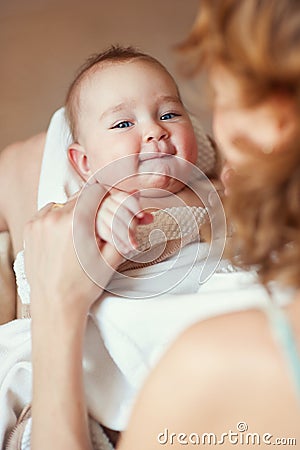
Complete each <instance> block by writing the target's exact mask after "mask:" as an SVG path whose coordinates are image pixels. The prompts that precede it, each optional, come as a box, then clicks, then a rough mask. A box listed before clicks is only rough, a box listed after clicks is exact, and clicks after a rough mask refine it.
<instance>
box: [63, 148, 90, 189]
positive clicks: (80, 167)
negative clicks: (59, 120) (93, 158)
mask: <svg viewBox="0 0 300 450" xmlns="http://www.w3.org/2000/svg"><path fill="white" fill-rule="evenodd" d="M68 158H69V161H70V162H71V164H72V166H73V167H74V169H75V170H76V172H77V173H78V174H79V175H80V176H81V178H83V180H84V181H87V180H88V178H89V177H90V175H91V169H90V165H89V160H88V157H87V154H86V152H85V150H84V148H83V147H82V146H81V145H80V144H75V143H74V144H71V145H70V147H69V148H68Z"/></svg>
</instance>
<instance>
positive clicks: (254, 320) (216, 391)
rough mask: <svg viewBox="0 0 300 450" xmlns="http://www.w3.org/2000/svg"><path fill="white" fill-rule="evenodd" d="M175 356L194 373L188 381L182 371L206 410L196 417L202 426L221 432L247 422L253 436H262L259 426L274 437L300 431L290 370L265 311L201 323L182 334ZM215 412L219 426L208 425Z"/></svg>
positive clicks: (298, 414)
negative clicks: (272, 433) (271, 432)
mask: <svg viewBox="0 0 300 450" xmlns="http://www.w3.org/2000/svg"><path fill="white" fill-rule="evenodd" d="M173 352H174V353H173V359H174V361H175V360H176V359H177V360H179V361H181V362H182V365H183V366H184V367H185V368H189V372H190V373H192V372H193V376H190V375H188V371H184V373H186V374H187V375H186V383H189V389H190V390H191V391H193V390H194V391H195V392H198V394H197V395H199V400H200V399H201V403H202V402H203V404H207V405H208V410H206V411H203V415H202V413H200V415H201V423H202V424H204V425H205V424H206V425H207V426H210V425H211V426H213V425H214V426H216V428H220V427H223V426H224V420H226V421H227V420H228V424H227V425H228V427H232V426H233V425H235V424H237V423H238V422H239V421H241V420H246V421H247V423H248V422H249V423H248V425H249V426H251V427H255V428H256V430H253V429H252V431H257V432H262V431H263V430H261V428H259V427H261V424H265V426H269V428H268V429H269V430H271V431H274V432H275V431H276V430H277V431H278V430H280V429H284V430H285V429H288V431H289V432H290V433H292V432H295V431H296V429H298V428H297V426H296V423H298V422H299V419H300V411H299V404H298V402H297V396H296V391H295V386H294V385H293V382H292V378H291V374H290V371H289V370H290V369H289V367H288V363H287V362H286V360H285V359H284V357H283V353H282V347H281V345H280V344H279V343H278V341H277V340H276V339H275V338H274V334H273V333H272V329H271V327H270V323H269V320H268V318H267V316H266V314H265V313H264V312H263V311H260V310H254V309H253V310H248V311H240V312H235V313H230V314H227V315H220V316H218V317H215V318H212V319H209V320H206V321H203V322H199V323H197V324H195V325H193V326H192V327H191V328H190V329H188V330H187V331H186V332H184V333H183V335H182V336H181V337H180V338H179V339H178V341H177V342H176V343H175V346H174V349H173ZM270 405H272V407H270ZM198 406H200V402H199V405H198ZM216 410H217V411H218V418H219V419H220V420H219V425H220V426H219V425H218V420H215V416H214V418H213V420H211V418H209V415H207V413H208V412H209V411H210V412H211V414H214V411H216ZM198 418H199V415H198ZM287 418H288V419H287ZM283 423H285V424H286V427H285V426H283V425H282V424H283ZM220 431H221V430H220ZM223 431H226V430H223ZM267 431H268V430H264V432H267Z"/></svg>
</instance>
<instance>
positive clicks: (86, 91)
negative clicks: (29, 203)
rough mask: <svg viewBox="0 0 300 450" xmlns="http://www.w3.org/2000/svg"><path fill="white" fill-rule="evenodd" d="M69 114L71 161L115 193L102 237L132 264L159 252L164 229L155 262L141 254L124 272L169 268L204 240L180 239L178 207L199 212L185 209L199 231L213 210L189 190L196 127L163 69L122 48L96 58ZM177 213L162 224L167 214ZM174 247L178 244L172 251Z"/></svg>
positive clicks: (71, 98) (108, 200)
mask: <svg viewBox="0 0 300 450" xmlns="http://www.w3.org/2000/svg"><path fill="white" fill-rule="evenodd" d="M66 114H67V119H68V122H69V126H70V130H71V134H72V140H73V143H72V144H71V145H70V146H69V148H68V157H69V160H70V161H71V163H72V165H73V167H74V168H75V169H76V171H77V172H78V174H79V175H80V176H81V178H82V179H83V180H84V181H87V180H88V179H89V178H90V177H91V176H92V175H93V176H94V177H96V179H97V180H98V181H99V182H100V183H102V184H103V185H104V186H105V187H106V188H108V194H107V196H106V197H105V199H104V200H103V201H102V203H101V205H100V208H99V211H98V214H97V220H96V229H97V233H98V237H99V238H100V239H102V240H104V241H108V242H110V243H111V244H113V245H115V246H116V248H117V250H118V251H119V252H120V253H121V254H122V255H124V259H128V256H129V255H133V254H134V249H137V250H139V251H140V252H141V251H142V252H145V251H147V250H151V244H150V243H149V234H150V233H151V231H152V230H153V226H149V224H150V223H152V222H153V219H155V220H154V222H155V224H154V228H155V229H160V228H161V227H160V224H161V225H162V227H163V229H164V233H165V239H164V242H163V243H161V246H158V247H157V248H156V251H155V252H154V253H153V248H152V251H151V252H148V253H147V257H146V256H145V254H143V255H141V253H140V254H139V256H138V258H134V259H133V260H132V259H131V263H132V264H130V263H128V261H127V262H126V263H125V264H123V265H122V266H121V267H120V270H121V271H124V270H125V269H127V270H128V269H129V268H134V269H136V268H138V267H140V266H142V267H145V265H148V266H149V265H152V264H154V263H155V262H158V261H162V260H164V259H165V258H167V257H169V256H170V255H171V254H174V253H176V251H178V249H179V248H180V247H181V244H182V242H183V241H184V244H188V243H189V242H191V241H195V240H198V238H199V233H198V226H196V228H197V230H196V233H195V229H194V232H193V233H190V236H189V237H188V238H187V239H183V236H180V234H182V231H183V229H181V230H177V232H175V233H174V228H176V223H177V228H180V223H179V224H178V220H179V219H178V217H177V216H176V206H178V205H181V206H182V205H184V207H193V209H191V208H190V209H188V208H185V213H184V216H185V219H186V222H187V221H189V222H190V224H191V222H192V221H193V219H194V221H196V222H195V223H197V224H198V225H199V226H200V224H201V223H204V222H205V221H206V211H205V209H204V208H202V206H203V204H202V202H201V200H200V199H199V196H198V195H197V193H195V192H194V191H193V190H192V189H190V187H189V186H187V181H188V176H189V172H190V166H191V164H195V163H196V160H197V156H198V149H197V142H196V137H195V134H194V130H193V126H192V123H191V120H190V118H189V115H188V114H187V111H186V109H185V108H184V106H183V103H182V101H181V98H180V94H179V91H178V87H177V85H176V83H175V81H174V79H173V78H172V77H171V75H170V74H169V72H168V71H167V70H166V69H165V67H164V66H163V65H162V64H161V63H159V62H158V61H157V60H156V59H154V58H153V57H151V56H149V55H146V54H143V53H140V52H138V51H136V50H135V49H133V48H122V47H111V48H110V49H109V50H107V51H106V52H104V53H101V54H98V55H96V56H94V57H92V58H90V59H89V60H88V62H87V63H86V64H85V66H84V67H83V68H82V69H81V71H80V73H79V74H78V75H77V77H76V78H75V80H74V81H73V83H72V85H71V86H70V88H69V91H68V94H67V99H66ZM120 158H122V160H120ZM185 162H186V163H185ZM184 163H185V164H184ZM172 206H174V207H175V209H172V210H170V209H168V210H167V213H166V211H165V212H164V218H162V216H161V211H162V208H166V207H168V208H170V207H172ZM191 211H192V212H191ZM151 213H153V214H151ZM157 214H158V216H157ZM174 214H175V216H176V217H173V215H174ZM189 214H190V215H191V214H192V217H188V216H189ZM175 222H176V223H175ZM179 222H180V220H179ZM141 225H144V226H141ZM183 228H184V226H183ZM170 229H172V230H173V234H172V236H168V230H169V231H170ZM165 231H166V232H165ZM180 231H181V233H180ZM145 239H146V241H147V242H148V244H149V245H148V244H145ZM178 239H179V240H180V243H179V241H178ZM154 241H155V238H154ZM170 241H172V244H174V242H175V241H176V245H175V246H174V245H172V250H171V251H170V245H169V244H170ZM155 242H156V241H155ZM152 247H153V242H152Z"/></svg>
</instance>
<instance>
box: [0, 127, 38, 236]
mask: <svg viewBox="0 0 300 450" xmlns="http://www.w3.org/2000/svg"><path fill="white" fill-rule="evenodd" d="M45 136H46V134H45V133H41V134H38V135H36V136H33V137H31V138H29V139H27V140H24V141H19V142H15V143H13V144H11V145H9V146H7V147H6V148H5V149H3V150H2V151H1V153H0V211H1V212H0V230H1V231H4V230H9V229H10V225H11V221H12V218H13V217H15V216H16V211H15V208H20V205H22V208H21V209H23V214H24V216H28V215H29V214H30V213H31V211H32V208H33V207H34V205H35V204H36V195H37V186H38V180H39V173H40V166H41V161H42V155H43V149H44V143H45Z"/></svg>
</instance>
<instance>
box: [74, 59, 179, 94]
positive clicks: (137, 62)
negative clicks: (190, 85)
mask: <svg viewBox="0 0 300 450" xmlns="http://www.w3.org/2000/svg"><path fill="white" fill-rule="evenodd" d="M128 66H130V67H135V66H136V70H135V74H136V75H137V76H138V74H139V71H140V68H141V67H143V71H144V72H147V71H149V75H150V73H151V71H155V72H156V74H157V76H160V75H161V77H162V78H163V77H164V78H165V79H167V80H168V82H169V83H170V85H172V86H174V87H175V88H176V90H177V93H178V95H179V97H180V94H179V89H178V86H177V84H176V82H175V80H174V78H173V77H172V75H171V74H170V73H169V72H168V70H167V69H166V68H165V67H164V66H163V65H162V64H160V63H159V62H158V61H155V60H148V59H146V58H145V59H144V58H142V57H139V58H132V59H128V60H120V61H119V60H112V61H111V60H105V61H101V62H99V63H97V64H95V65H94V66H92V67H90V68H89V69H88V70H87V71H86V72H85V73H84V74H83V76H82V79H81V80H80V83H79V87H80V90H84V88H85V87H93V85H94V84H96V83H97V84H98V85H100V84H101V82H102V83H103V81H104V78H103V77H102V76H101V75H102V74H104V75H106V74H107V73H108V74H109V73H110V72H111V73H112V74H113V79H114V80H116V82H118V78H119V77H120V80H121V79H122V78H123V77H124V72H123V70H122V68H125V69H126V67H128ZM138 66H139V67H138ZM118 75H119V77H118ZM106 81H111V77H110V76H108V77H107V79H106Z"/></svg>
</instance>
